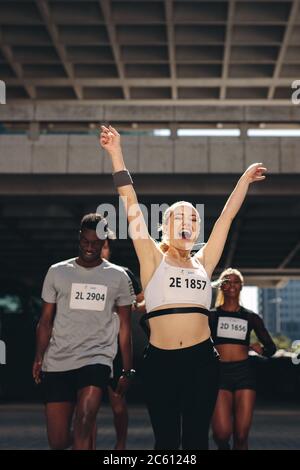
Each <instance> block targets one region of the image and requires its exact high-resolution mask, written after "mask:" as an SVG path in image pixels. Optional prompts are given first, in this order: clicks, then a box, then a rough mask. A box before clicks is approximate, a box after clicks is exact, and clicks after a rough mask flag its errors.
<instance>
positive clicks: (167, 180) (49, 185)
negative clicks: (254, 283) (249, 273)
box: [0, 172, 300, 276]
mask: <svg viewBox="0 0 300 470" xmlns="http://www.w3.org/2000/svg"><path fill="white" fill-rule="evenodd" d="M134 182H135V188H136V191H137V194H138V195H141V196H151V195H153V196H157V195H158V194H159V195H161V196H170V195H172V196H173V195H174V191H175V189H174V188H176V194H184V195H186V196H197V197H199V198H205V197H206V196H224V203H225V198H226V197H227V196H229V194H230V193H231V191H232V190H233V188H234V186H235V184H236V182H237V177H235V176H232V175H215V174H214V175H211V174H205V175H200V174H199V175H195V174H185V175H184V177H183V176H180V175H159V174H156V175H152V174H149V175H141V174H134ZM154 182H155V184H154ZM279 194H280V195H281V196H294V197H297V196H300V186H299V177H298V176H297V175H285V176H281V175H280V176H279V175H274V176H272V178H270V179H269V180H268V181H265V182H264V184H257V185H256V186H255V189H254V186H253V187H252V188H250V190H249V196H248V197H252V196H262V197H269V196H278V195H279ZM0 195H1V196H9V195H11V196H12V195H14V196H25V195H32V196H46V195H55V196H63V195H66V196H70V195H72V196H76V195H77V196H80V195H86V196H89V195H90V196H92V195H95V196H102V195H106V196H107V195H111V196H112V197H113V196H115V195H116V193H115V189H114V187H113V183H112V178H111V175H109V174H102V175H100V174H99V175H95V174H90V175H82V174H81V175H70V174H69V175H67V174H65V175H62V174H57V175H51V174H48V175H46V174H44V175H41V174H35V175H33V174H24V172H23V173H22V174H19V175H18V174H9V173H7V174H0ZM203 200H204V199H203ZM204 202H205V200H204ZM276 273H277V271H276ZM273 274H274V269H273ZM281 274H282V273H281V271H278V275H279V276H281Z"/></svg>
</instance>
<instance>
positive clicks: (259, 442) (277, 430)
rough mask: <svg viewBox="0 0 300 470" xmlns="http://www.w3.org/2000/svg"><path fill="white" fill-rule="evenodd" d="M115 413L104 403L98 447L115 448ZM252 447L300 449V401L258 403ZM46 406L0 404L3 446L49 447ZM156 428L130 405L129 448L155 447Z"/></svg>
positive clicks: (141, 409) (141, 410) (0, 444)
mask: <svg viewBox="0 0 300 470" xmlns="http://www.w3.org/2000/svg"><path fill="white" fill-rule="evenodd" d="M113 445H114V429H113V426H112V414H111V410H110V408H109V407H108V406H107V405H104V406H103V408H102V409H101V411H100V413H99V416H98V437H97V448H98V449H112V448H113ZM211 447H212V448H214V446H213V444H212V445H211ZM250 447H251V448H252V449H300V404H299V405H290V406H288V405H281V406H275V405H272V406H262V405H261V406H258V407H257V409H256V412H255V416H254V423H253V427H252V432H251V438H250ZM47 448H48V447H47V439H46V433H45V423H44V415H43V407H42V406H41V405H36V404H34V405H32V404H28V405H26V404H1V405H0V449H47ZM151 448H152V431H151V428H150V424H149V419H148V415H147V412H146V410H145V408H144V407H143V406H140V405H139V406H137V405H130V428H129V436H128V449H151Z"/></svg>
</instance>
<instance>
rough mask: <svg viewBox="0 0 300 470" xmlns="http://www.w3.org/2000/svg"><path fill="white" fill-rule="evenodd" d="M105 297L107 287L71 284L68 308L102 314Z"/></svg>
mask: <svg viewBox="0 0 300 470" xmlns="http://www.w3.org/2000/svg"><path fill="white" fill-rule="evenodd" d="M106 296H107V286H102V285H101V284H79V283H72V289H71V297H70V308H71V309H75V310H95V311H98V312H102V311H103V310H104V308H105V303H106Z"/></svg>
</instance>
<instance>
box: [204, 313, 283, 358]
mask: <svg viewBox="0 0 300 470" xmlns="http://www.w3.org/2000/svg"><path fill="white" fill-rule="evenodd" d="M209 326H210V330H211V336H212V339H213V341H214V344H215V346H217V345H218V344H241V345H243V346H249V344H250V334H251V331H252V330H253V331H254V332H255V334H256V336H257V338H258V340H259V341H260V342H261V343H262V344H263V346H264V355H265V356H273V354H274V353H275V352H276V346H275V344H274V342H273V340H272V338H271V336H270V335H269V333H268V331H267V329H266V327H265V325H264V322H263V320H262V319H261V317H260V316H259V315H257V313H254V312H252V310H248V309H247V308H245V307H241V308H240V310H239V311H238V312H226V311H225V310H222V308H221V307H217V308H215V309H212V310H211V311H210V315H209Z"/></svg>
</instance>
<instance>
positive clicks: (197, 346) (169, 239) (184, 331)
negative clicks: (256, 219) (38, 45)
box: [100, 126, 266, 450]
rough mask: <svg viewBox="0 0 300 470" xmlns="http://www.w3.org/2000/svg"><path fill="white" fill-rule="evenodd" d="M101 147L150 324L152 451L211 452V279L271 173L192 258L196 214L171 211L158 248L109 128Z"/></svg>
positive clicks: (232, 201)
mask: <svg viewBox="0 0 300 470" xmlns="http://www.w3.org/2000/svg"><path fill="white" fill-rule="evenodd" d="M100 143H101V145H102V147H103V148H104V149H105V150H107V151H108V153H109V154H110V157H111V160H112V164H113V170H114V174H113V178H114V183H115V186H116V187H117V189H118V192H119V194H120V196H121V198H122V200H123V203H124V206H125V209H126V212H127V218H128V222H129V231H130V235H131V238H132V240H133V244H134V248H135V251H136V254H137V256H138V258H139V262H140V275H141V282H142V286H143V290H144V295H145V302H146V311H147V312H148V318H149V324H150V340H149V346H148V349H147V352H146V353H145V356H144V361H143V367H142V370H141V375H142V380H143V386H144V390H145V396H146V402H147V407H148V411H149V414H150V418H151V423H152V427H153V431H154V435H155V449H172V450H173V449H179V448H180V446H182V448H183V449H207V448H208V429H209V423H210V419H211V415H212V413H213V409H214V405H215V400H216V397H217V393H218V370H219V367H218V359H217V357H216V352H215V350H214V348H213V345H212V342H211V339H210V329H209V324H208V315H209V310H208V309H209V307H210V299H211V284H210V278H211V275H212V273H213V271H214V269H215V267H216V265H217V264H218V262H219V260H220V257H221V255H222V252H223V248H224V245H225V242H226V238H227V235H228V231H229V229H230V226H231V223H232V220H233V218H234V217H235V215H236V214H237V212H238V210H239V208H240V207H241V205H242V203H243V201H244V199H245V196H246V194H247V191H248V188H249V185H250V184H251V183H252V182H255V181H261V180H263V179H264V178H265V176H264V175H263V173H264V172H265V171H266V168H264V167H263V166H262V164H261V163H255V164H253V165H251V166H250V167H249V168H248V169H247V170H246V171H245V173H244V174H243V175H242V176H241V177H240V179H239V181H238V183H237V185H236V187H235V189H234V191H233V192H232V194H231V196H230V197H229V199H228V201H227V203H226V205H225V207H224V209H223V211H222V213H221V215H220V217H219V218H218V220H217V221H216V223H215V225H214V228H213V230H212V233H211V235H210V237H209V239H208V242H207V243H206V244H205V246H204V247H202V248H201V249H200V250H199V251H198V252H196V254H195V255H194V256H192V255H191V251H192V248H193V246H194V244H195V243H196V241H197V238H198V235H199V231H200V216H199V213H198V211H197V210H196V208H195V207H193V206H192V204H190V203H188V202H185V201H180V202H178V203H175V204H173V205H172V206H171V207H169V208H168V209H167V211H166V212H165V214H164V217H163V226H162V235H163V238H162V240H163V243H162V244H161V246H160V245H159V244H158V243H156V241H155V240H154V239H153V238H152V237H151V236H150V234H149V232H148V228H147V225H146V222H145V219H144V217H143V213H142V211H141V208H140V206H139V204H138V200H137V196H136V193H135V190H134V188H133V183H132V179H131V177H130V174H129V172H128V170H127V169H126V166H125V163H124V160H123V155H122V149H121V144H120V135H119V134H118V132H117V131H116V130H115V129H114V128H112V127H111V126H109V128H107V127H105V126H102V133H101V138H100ZM153 184H155V181H154V183H153ZM124 362H125V361H124Z"/></svg>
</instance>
